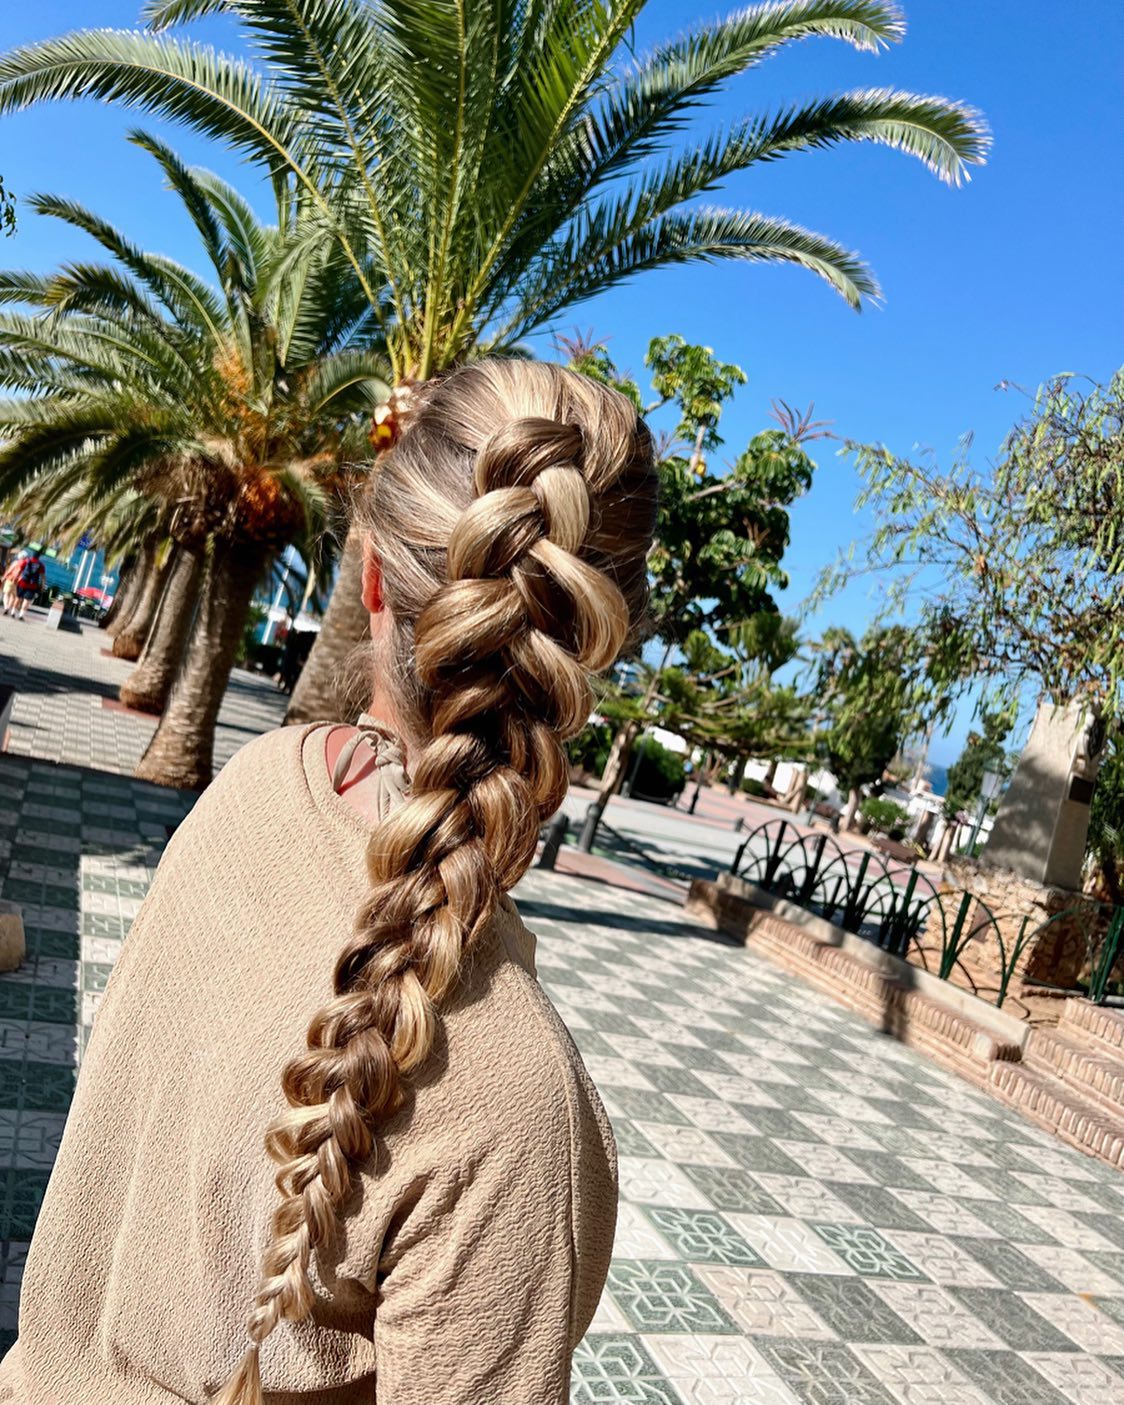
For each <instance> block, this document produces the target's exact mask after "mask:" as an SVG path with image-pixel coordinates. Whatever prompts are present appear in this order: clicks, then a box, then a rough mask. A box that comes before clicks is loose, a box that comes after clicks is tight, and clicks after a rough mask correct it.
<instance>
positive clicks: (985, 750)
mask: <svg viewBox="0 0 1124 1405" xmlns="http://www.w3.org/2000/svg"><path fill="white" fill-rule="evenodd" d="M1011 725H1012V719H1011V714H1010V711H1009V710H1006V709H992V708H984V709H983V711H982V712H981V714H980V730H979V731H972V732H969V733H968V736H967V739H966V740H965V742H964V749H963V751H962V752H961V753H960V755H959V757H958V758H957V759H956V760H955V761H954V762H953V763H952V765H951V766H950V767H949V768H948V788H947V790H946V791H945V797H944V812H945V815H946V816H947V817H948V818H949V819H955V818H956V816H957V815H960V814H967V815H974V814H975V813H976V810H977V808H978V806H979V803H980V793H981V791H982V789H983V778H984V772H985V771H991V772H993V773H994V774H996V775H998V776H1000V777H1006V776H1007V775H1008V774H1009V773H1010V770H1011V762H1010V759H1009V758H1008V755H1007V749H1006V747H1005V746H1004V742H1005V741H1006V740H1007V737H1008V736H1009V735H1010V732H1011Z"/></svg>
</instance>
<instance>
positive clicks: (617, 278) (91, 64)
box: [0, 0, 988, 717]
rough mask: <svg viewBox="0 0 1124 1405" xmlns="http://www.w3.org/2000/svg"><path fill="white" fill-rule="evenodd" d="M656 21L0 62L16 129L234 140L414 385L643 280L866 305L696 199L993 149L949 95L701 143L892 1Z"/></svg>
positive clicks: (183, 3) (336, 19)
mask: <svg viewBox="0 0 1124 1405" xmlns="http://www.w3.org/2000/svg"><path fill="white" fill-rule="evenodd" d="M644 5H645V0H613V3H606V0H542V3H537V4H534V5H522V6H511V5H508V4H498V3H494V2H493V3H487V2H486V0H473V3H471V4H469V5H465V4H464V3H461V2H460V0H458V3H454V0H385V3H381V4H378V5H373V4H369V3H366V0H148V4H147V5H146V6H145V15H146V16H147V18H148V20H149V22H150V25H151V27H152V28H153V29H154V30H156V31H162V30H166V29H167V28H169V27H170V26H174V25H179V24H182V23H185V22H189V21H193V20H196V19H198V18H200V17H202V16H205V15H210V14H215V13H223V14H226V15H228V16H229V17H231V18H232V19H233V20H234V21H235V22H236V23H238V24H239V25H240V27H241V30H242V33H243V34H244V36H245V39H246V42H247V44H248V45H249V48H250V50H251V55H252V59H251V61H250V62H244V61H241V60H237V59H233V58H230V57H229V56H226V55H223V54H220V53H216V52H214V51H213V50H211V49H210V48H208V47H206V46H204V45H203V44H201V43H198V42H193V41H191V40H189V39H174V38H169V37H168V36H167V35H165V34H164V33H160V32H157V33H132V32H115V31H108V30H97V31H84V32H79V33H75V34H69V35H66V36H63V37H62V38H57V39H50V40H46V41H44V42H41V43H37V44H32V45H29V46H27V47H24V48H22V49H18V50H16V51H15V52H13V53H10V54H9V55H8V56H7V57H6V58H4V59H2V60H0V112H4V111H14V110H17V109H20V108H23V107H27V106H28V105H30V104H33V103H38V102H43V101H47V100H51V99H59V98H77V97H91V96H92V97H99V98H103V99H107V100H109V101H114V102H122V103H126V104H131V105H134V106H140V107H143V108H146V109H147V110H148V111H150V112H153V113H156V114H158V115H159V116H161V117H165V118H169V119H172V120H174V121H178V122H183V123H186V124H188V125H189V126H191V127H192V128H194V129H195V130H196V131H198V132H202V133H205V134H206V135H208V136H211V137H215V138H217V139H219V140H220V141H223V142H225V143H227V144H228V145H230V146H231V147H233V148H235V149H237V150H238V151H239V152H241V153H243V154H245V155H246V156H247V157H249V158H250V159H252V160H254V161H256V162H257V163H258V164H259V165H261V166H262V167H263V168H264V169H265V170H267V171H268V172H269V174H270V176H271V178H272V179H273V180H274V181H276V182H287V183H289V184H290V185H292V186H293V187H294V188H297V189H299V190H301V191H302V192H304V193H305V196H306V197H307V199H308V201H309V202H310V203H312V204H314V205H315V206H316V207H317V208H318V210H319V212H320V215H321V217H322V219H323V221H324V223H325V225H326V226H328V227H329V228H330V229H331V230H332V231H333V232H334V234H335V236H336V237H337V238H338V240H339V241H340V246H341V248H342V249H343V251H344V254H345V256H346V257H347V258H348V259H349V260H350V262H351V264H352V266H353V268H354V272H355V276H356V278H357V279H358V280H359V281H360V283H361V284H362V285H363V286H364V287H365V288H366V289H367V292H368V295H369V298H370V302H371V306H372V308H373V309H374V310H375V313H376V316H377V317H378V320H379V323H380V326H381V330H382V333H383V337H384V339H385V342H386V346H387V349H388V355H389V358H390V366H391V371H392V375H393V378H394V380H395V382H396V383H407V382H409V381H410V380H412V379H418V380H422V381H424V380H426V379H427V378H429V377H430V376H433V375H434V374H436V373H438V372H439V371H441V370H442V369H444V368H447V367H450V366H453V365H455V364H457V363H459V362H462V361H464V360H467V359H470V358H472V357H474V356H477V355H480V354H483V353H487V352H499V353H503V352H508V351H511V350H512V349H515V348H518V347H519V346H520V344H521V343H522V342H523V340H524V339H525V338H526V337H527V336H529V335H530V334H531V333H532V332H533V331H535V330H536V329H538V328H541V327H543V326H545V325H548V324H550V323H552V322H553V321H555V320H556V319H557V318H558V317H559V316H560V315H561V314H562V313H564V312H565V311H566V310H567V309H569V308H571V307H573V306H575V305H576V304H578V303H581V302H583V301H584V300H586V299H588V298H590V297H593V296H594V295H595V294H599V293H602V292H604V291H606V290H607V289H609V288H612V287H615V286H617V285H619V284H620V283H622V282H625V281H626V280H628V279H630V278H632V277H634V276H635V275H637V274H639V273H643V272H645V271H647V270H649V269H654V268H660V267H667V266H670V265H674V264H684V263H691V262H697V261H713V260H717V259H739V260H748V261H751V262H778V261H780V262H786V263H794V264H798V265H800V266H802V267H804V268H807V269H810V270H811V271H812V272H814V273H815V274H817V275H818V276H820V277H821V278H823V279H825V280H826V281H827V282H828V284H829V285H830V286H831V287H833V288H834V289H835V290H836V291H837V292H839V293H840V294H841V295H842V296H843V297H844V298H845V299H846V300H847V301H848V302H849V303H850V304H851V305H852V306H853V307H856V308H857V307H859V306H860V304H861V303H862V301H863V300H864V298H871V297H874V296H876V295H877V292H878V287H877V283H876V280H875V278H874V275H873V274H872V273H871V271H870V269H869V268H868V267H867V266H866V265H865V264H864V263H863V262H862V260H861V259H859V258H858V257H857V256H856V255H854V254H852V253H851V252H849V251H848V250H847V249H846V248H844V247H843V246H842V245H841V244H838V243H837V242H835V241H834V240H833V239H830V238H828V237H826V236H824V235H821V234H816V233H813V232H811V231H809V230H806V229H802V228H800V227H799V226H796V225H794V224H792V223H790V222H789V221H787V220H784V219H778V218H775V217H772V216H769V215H763V214H759V213H756V212H753V211H748V210H731V209H725V208H720V207H717V206H715V205H714V204H713V203H706V204H703V203H699V200H698V197H700V196H703V195H708V194H709V193H710V192H712V191H714V190H715V189H716V188H718V187H720V186H721V185H722V184H723V182H725V181H726V180H727V179H728V178H729V177H730V176H732V175H734V174H736V173H737V172H739V171H743V170H746V169H748V168H750V167H752V166H754V165H756V164H758V163H764V162H768V161H773V160H776V159H779V158H783V157H786V156H789V155H791V154H793V153H797V152H801V151H811V150H817V149H820V148H823V147H830V146H836V145H838V144H841V143H845V142H854V141H871V142H876V143H879V144H881V145H884V146H889V147H892V148H895V149H897V150H899V151H903V152H906V153H908V154H910V155H912V156H914V157H916V158H918V159H919V160H921V161H922V162H923V163H924V164H925V165H926V166H927V167H928V168H929V169H930V170H931V171H933V172H934V173H935V174H936V175H937V176H939V177H940V178H941V179H943V180H946V181H948V182H950V183H953V184H956V183H959V182H960V181H961V180H962V179H964V178H965V177H966V175H967V170H968V167H969V166H970V165H972V164H975V163H979V162H982V161H983V159H984V156H985V153H986V149H987V144H988V137H987V132H986V128H985V125H984V123H983V121H982V119H981V118H980V117H979V115H978V114H977V113H976V112H974V111H973V110H972V109H970V108H968V107H966V106H964V105H963V104H961V103H958V102H951V101H948V100H946V99H944V98H939V97H929V96H918V95H916V94H912V93H906V92H900V91H896V90H891V89H871V88H866V89H860V90H856V91H851V92H846V93H841V94H838V95H836V96H832V97H828V98H817V99H814V100H810V101H795V102H792V103H788V104H783V105H782V106H780V107H779V108H778V109H777V110H776V111H774V112H771V113H765V114H758V115H754V116H750V117H748V118H746V119H744V120H743V121H740V122H735V123H733V124H732V125H730V124H725V123H724V124H722V125H720V126H716V127H714V128H712V130H711V131H709V132H708V133H704V134H702V135H699V134H697V133H692V134H691V135H690V137H689V138H688V140H687V141H686V143H685V144H684V141H683V137H684V134H685V133H686V132H687V131H688V128H689V124H690V121H691V119H692V118H693V117H694V116H695V115H696V114H697V113H698V112H699V110H700V109H701V108H702V107H703V106H704V105H705V104H706V103H707V102H708V101H709V100H710V99H712V98H713V97H714V96H715V94H716V93H717V92H718V91H719V90H720V89H721V88H722V87H723V85H725V84H726V83H728V82H729V81H730V80H731V79H733V78H736V77H737V76H738V75H739V74H742V73H744V72H745V71H747V70H750V69H752V68H754V67H756V66H757V65H758V64H760V63H761V62H763V61H764V60H765V59H766V58H767V57H769V56H770V55H771V54H773V53H775V52H776V51H777V50H779V49H781V48H783V47H784V46H785V45H788V44H793V43H796V42H798V41H800V40H803V39H808V38H814V37H817V36H822V37H827V38H831V39H837V40H840V41H842V42H843V43H846V44H849V45H851V46H852V47H853V48H856V49H859V50H863V51H867V52H874V53H876V52H878V51H879V50H881V49H882V48H884V47H885V46H887V45H889V44H891V43H894V42H897V41H898V40H899V39H901V37H902V35H903V33H904V22H903V19H902V15H901V13H900V11H899V9H898V7H897V5H896V4H894V3H891V2H890V0H775V3H771V4H763V5H758V6H755V7H753V8H750V9H745V10H741V11H738V12H737V13H734V14H732V15H730V16H729V17H728V18H726V19H723V20H718V21H708V22H701V23H695V24H694V25H693V26H692V27H691V28H690V29H688V30H687V31H686V32H685V33H683V34H681V35H680V36H678V37H676V38H674V39H671V40H668V41H665V42H663V43H660V44H658V45H657V46H656V47H655V48H654V49H653V50H652V51H651V52H649V53H647V54H644V55H639V56H637V55H636V54H635V53H634V51H633V49H632V36H633V31H634V26H635V24H636V22H637V20H638V19H639V17H640V15H641V13H642V11H643V9H644ZM359 559H360V543H359V542H358V541H352V542H350V544H349V549H348V551H347V553H345V560H344V563H343V568H342V569H341V574H340V579H339V586H338V588H337V590H336V592H335V597H334V599H333V603H332V606H331V607H330V608H329V611H328V614H327V616H326V618H325V620H324V628H323V630H322V631H321V635H320V639H319V641H318V644H317V648H316V650H314V658H313V659H312V660H310V662H309V665H308V667H307V668H306V670H305V678H304V679H303V680H302V686H301V688H300V689H299V690H298V694H297V695H295V696H294V699H293V707H292V709H291V714H292V715H293V716H294V717H296V716H300V715H307V713H309V712H317V713H318V714H319V713H321V712H322V710H323V708H324V707H325V706H326V705H327V706H329V707H330V706H331V688H330V686H329V679H330V677H331V675H332V674H333V673H334V671H335V664H336V660H337V659H338V658H339V656H340V655H341V653H343V652H346V649H348V648H350V646H351V643H352V641H354V640H356V639H359V638H361V637H362V635H363V632H364V630H365V629H366V620H365V618H364V616H363V612H362V608H361V602H360V600H359V594H358V589H357V580H358V575H359Z"/></svg>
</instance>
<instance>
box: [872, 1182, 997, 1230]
mask: <svg viewBox="0 0 1124 1405" xmlns="http://www.w3.org/2000/svg"><path fill="white" fill-rule="evenodd" d="M890 1193H891V1195H893V1196H895V1197H896V1198H897V1199H899V1200H900V1201H901V1203H902V1204H903V1205H904V1206H905V1208H906V1209H907V1210H911V1211H912V1212H913V1213H914V1214H916V1215H920V1217H921V1218H922V1219H923V1220H925V1221H926V1222H927V1223H928V1224H930V1225H932V1227H933V1228H934V1229H935V1230H936V1231H937V1233H938V1234H962V1235H966V1236H967V1237H969V1238H979V1239H998V1238H999V1232H998V1231H997V1230H995V1229H992V1227H991V1225H989V1224H987V1223H985V1222H984V1220H983V1218H982V1217H981V1216H978V1215H977V1214H976V1213H975V1211H976V1208H977V1202H975V1201H973V1202H972V1208H971V1209H970V1210H969V1209H968V1207H967V1206H966V1205H962V1204H961V1203H960V1202H959V1201H958V1200H954V1199H952V1197H951V1196H948V1195H938V1194H937V1193H936V1191H928V1192H927V1191H923V1190H907V1191H898V1190H891V1192H890ZM987 1203H990V1202H987Z"/></svg>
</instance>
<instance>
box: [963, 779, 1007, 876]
mask: <svg viewBox="0 0 1124 1405" xmlns="http://www.w3.org/2000/svg"><path fill="white" fill-rule="evenodd" d="M1002 784H1003V777H1002V776H1001V775H1000V774H999V773H998V772H997V771H985V772H984V773H983V778H982V779H981V781H980V803H979V806H978V808H977V810H976V822H975V824H973V826H972V834H971V837H970V839H969V840H968V855H969V857H972V856H973V855H974V854H975V852H976V840H977V839H978V838H979V837H980V829H981V828H982V826H983V822H984V816H985V815H986V814H987V807H988V806H989V805H990V804H991V802H992V801H993V800H994V799H995V797H996V796H997V795H998V794H999V787H1000V786H1001V785H1002Z"/></svg>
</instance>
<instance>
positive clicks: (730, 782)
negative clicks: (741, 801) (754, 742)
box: [726, 756, 749, 795]
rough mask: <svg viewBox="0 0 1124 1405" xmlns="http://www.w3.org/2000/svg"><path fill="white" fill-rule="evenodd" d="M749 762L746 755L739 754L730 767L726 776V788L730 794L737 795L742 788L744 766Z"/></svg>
mask: <svg viewBox="0 0 1124 1405" xmlns="http://www.w3.org/2000/svg"><path fill="white" fill-rule="evenodd" d="M748 764H749V757H748V756H739V757H738V759H737V760H736V761H735V762H734V764H733V765H732V766H731V767H730V774H729V775H728V776H727V777H726V789H727V790H728V791H729V792H730V794H731V795H737V793H738V791H740V790H741V788H742V781H744V780H745V768H746V766H747V765H748Z"/></svg>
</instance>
